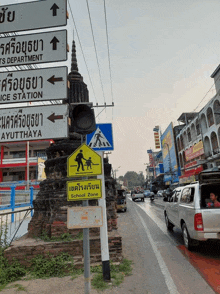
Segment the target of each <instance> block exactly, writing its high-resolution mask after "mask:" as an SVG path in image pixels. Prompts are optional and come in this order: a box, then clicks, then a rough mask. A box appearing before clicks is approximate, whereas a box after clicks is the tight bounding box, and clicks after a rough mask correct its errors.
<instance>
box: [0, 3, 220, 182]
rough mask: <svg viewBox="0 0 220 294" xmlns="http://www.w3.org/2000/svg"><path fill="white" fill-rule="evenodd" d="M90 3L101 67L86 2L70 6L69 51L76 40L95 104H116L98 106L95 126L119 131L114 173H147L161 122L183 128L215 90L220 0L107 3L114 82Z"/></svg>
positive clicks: (100, 17) (97, 6)
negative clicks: (184, 116) (182, 120)
mask: <svg viewBox="0 0 220 294" xmlns="http://www.w3.org/2000/svg"><path fill="white" fill-rule="evenodd" d="M22 2H32V1H22ZM54 2H55V0H54ZM14 3H20V1H12V0H0V5H6V4H7V5H8V4H14ZM69 3H70V6H69ZM88 4H89V10H90V16H91V21H92V28H93V32H94V40H95V44H96V50H97V56H98V63H99V67H98V65H97V60H96V53H95V47H94V43H93V36H92V31H91V26H90V19H89V14H88V9H87V1H86V0H80V1H79V0H69V2H68V5H67V9H68V12H69V19H68V24H67V27H66V29H67V30H68V43H69V45H70V48H71V43H72V40H73V38H74V40H75V42H76V54H77V60H78V68H79V72H80V73H81V75H82V76H83V78H84V82H85V83H86V84H87V86H88V89H89V94H90V98H89V99H90V101H91V102H93V103H94V104H96V103H98V104H99V105H103V104H104V103H106V104H107V105H112V102H114V107H107V108H106V109H103V108H100V107H97V108H95V112H96V116H97V119H96V121H97V123H112V126H113V139H114V150H113V151H112V152H111V154H109V155H108V156H109V162H110V163H111V164H112V168H113V170H117V176H120V175H124V174H125V173H126V172H127V171H135V172H137V173H139V172H144V174H145V168H146V165H145V164H146V163H148V162H149V159H148V154H147V150H148V149H150V148H152V149H153V150H155V149H154V134H153V128H154V127H155V126H156V125H159V126H160V127H161V130H162V132H163V131H165V129H166V128H167V126H168V125H169V124H170V122H173V124H174V125H177V124H178V122H177V119H178V117H179V116H180V115H181V113H182V112H191V111H194V110H195V109H196V111H199V110H200V109H201V108H202V107H203V106H204V105H205V104H206V103H207V102H208V100H209V99H211V98H212V97H213V96H214V95H215V93H216V92H215V87H214V86H213V84H214V80H213V79H212V78H211V77H210V76H211V74H212V73H213V72H214V70H215V69H216V67H217V66H218V65H219V63H220V39H219V30H220V18H219V11H220V2H219V1H218V0H206V1H204V0H185V1H176V0H167V1H163V0H148V1H147V0H105V4H106V15H107V24H108V38H109V52H110V62H111V77H112V79H111V80H110V71H109V61H108V47H107V38H106V26H105V14H104V1H103V0H88ZM70 7H71V8H70ZM71 11H72V13H71ZM72 15H73V18H74V22H75V26H74V22H73V18H72ZM58 29H64V27H60V28H58ZM76 29H77V32H76ZM53 30H55V29H54V28H53ZM77 33H78V34H77ZM78 36H79V38H78ZM79 40H80V43H81V45H82V49H83V52H82V51H81V47H80V44H79ZM83 54H84V56H85V59H86V64H87V67H88V69H89V74H90V77H89V75H88V71H87V67H86V64H85V61H84V58H83ZM70 64H71V53H69V55H68V61H67V62H65V63H63V62H60V65H67V66H68V68H69V70H70ZM48 66H50V64H49V65H48V64H46V65H42V67H48ZM51 66H53V64H52V65H51ZM56 66H58V63H56ZM99 69H100V75H101V82H100V76H99ZM90 79H91V81H92V84H91V82H90ZM111 81H112V93H113V95H112V94H111ZM211 87H212V88H211ZM102 88H103V90H102ZM210 88H211V90H210V91H209V89H210ZM208 91H209V92H208ZM103 92H104V95H103ZM207 92H208V94H207V96H206V97H205V98H204V96H205V95H206V93H207ZM203 98H204V99H203ZM102 110H103V111H102ZM101 111H102V112H101ZM100 112H101V113H100Z"/></svg>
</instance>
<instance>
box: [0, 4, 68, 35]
mask: <svg viewBox="0 0 220 294" xmlns="http://www.w3.org/2000/svg"><path fill="white" fill-rule="evenodd" d="M0 10H1V24H0V33H10V32H15V31H17V32H19V31H27V30H35V29H43V28H51V27H58V26H65V25H66V24H67V5H66V0H47V1H36V2H27V3H18V4H10V5H4V6H0Z"/></svg>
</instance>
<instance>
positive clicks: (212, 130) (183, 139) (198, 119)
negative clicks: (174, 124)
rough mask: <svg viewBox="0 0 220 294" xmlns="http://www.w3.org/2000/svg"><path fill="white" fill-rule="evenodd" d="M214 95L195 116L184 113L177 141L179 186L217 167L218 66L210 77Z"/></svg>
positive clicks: (219, 122) (219, 135)
mask: <svg viewBox="0 0 220 294" xmlns="http://www.w3.org/2000/svg"><path fill="white" fill-rule="evenodd" d="M211 77H212V78H214V83H215V89H216V93H217V94H216V95H215V96H214V97H213V98H212V99H210V101H209V102H208V103H207V104H206V105H205V106H204V107H203V108H202V109H201V110H200V112H198V113H195V112H193V113H183V114H181V116H180V117H179V119H178V121H179V122H182V123H184V128H183V129H182V131H181V132H180V134H179V135H178V136H177V138H176V142H177V149H178V157H179V162H180V166H181V176H180V183H181V184H186V183H190V182H192V181H194V180H196V179H197V175H198V174H199V173H200V172H201V171H202V170H204V169H209V168H213V167H217V166H220V147H219V146H220V97H219V92H220V66H218V67H217V68H216V70H215V71H214V72H213V74H212V75H211Z"/></svg>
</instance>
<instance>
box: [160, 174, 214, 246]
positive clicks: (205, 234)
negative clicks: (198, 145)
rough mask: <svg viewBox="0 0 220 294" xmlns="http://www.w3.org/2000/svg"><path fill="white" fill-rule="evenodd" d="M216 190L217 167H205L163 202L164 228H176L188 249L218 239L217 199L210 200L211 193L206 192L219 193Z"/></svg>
mask: <svg viewBox="0 0 220 294" xmlns="http://www.w3.org/2000/svg"><path fill="white" fill-rule="evenodd" d="M219 191H220V170H218V171H213V170H212V171H210V170H207V171H203V172H201V173H200V174H199V181H198V182H194V183H192V184H190V185H186V186H184V187H178V188H175V189H174V190H173V194H172V196H171V198H170V200H169V201H168V202H167V203H166V205H165V208H164V216H165V222H166V226H167V229H168V230H172V229H173V227H174V226H176V227H178V228H180V229H181V230H182V235H183V240H184V244H185V246H186V248H188V249H189V250H192V249H193V247H194V246H196V245H198V244H199V242H200V241H206V240H209V239H220V202H218V201H217V200H215V201H214V200H213V199H214V196H212V195H210V193H211V194H216V195H219V194H218V193H219ZM218 200H220V199H218ZM218 203H219V204H218Z"/></svg>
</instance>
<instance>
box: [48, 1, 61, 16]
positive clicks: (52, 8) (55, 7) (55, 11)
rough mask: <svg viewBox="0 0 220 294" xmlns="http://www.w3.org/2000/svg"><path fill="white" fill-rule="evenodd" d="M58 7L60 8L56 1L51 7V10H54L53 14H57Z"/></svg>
mask: <svg viewBox="0 0 220 294" xmlns="http://www.w3.org/2000/svg"><path fill="white" fill-rule="evenodd" d="M57 9H60V8H59V7H58V6H57V5H56V4H55V3H54V5H53V6H52V7H51V8H50V10H52V11H53V16H57Z"/></svg>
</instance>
